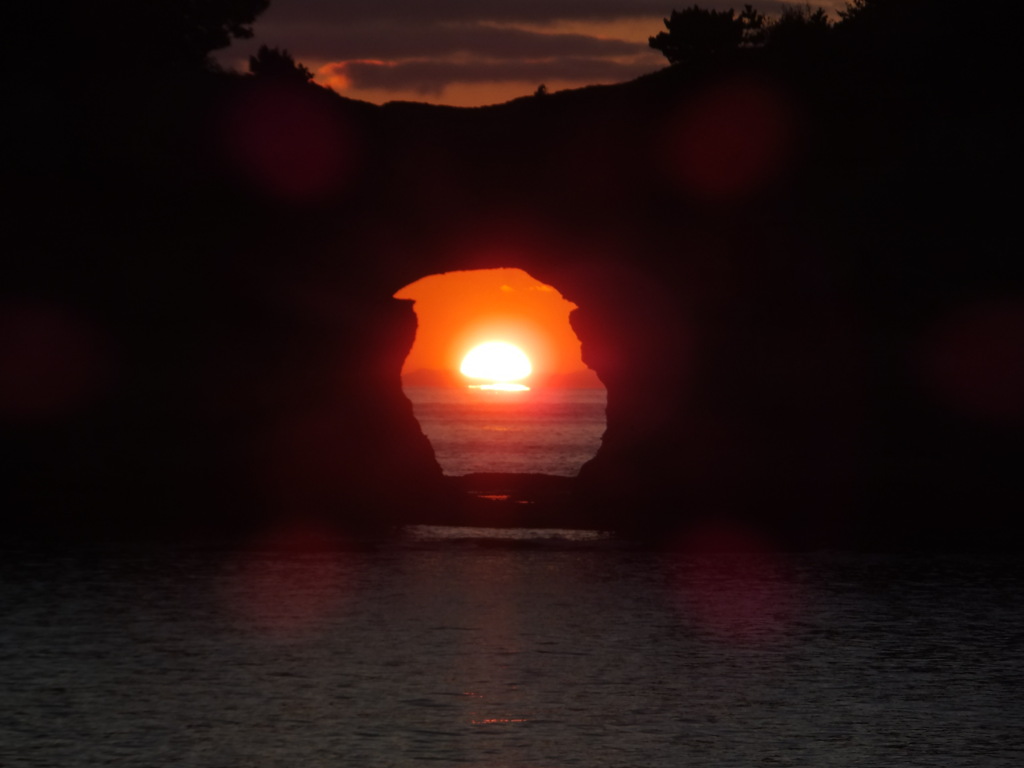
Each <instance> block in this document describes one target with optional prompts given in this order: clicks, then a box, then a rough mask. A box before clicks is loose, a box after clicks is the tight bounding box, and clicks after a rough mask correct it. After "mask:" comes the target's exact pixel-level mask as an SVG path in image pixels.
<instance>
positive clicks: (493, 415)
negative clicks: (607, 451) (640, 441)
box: [405, 387, 607, 477]
mask: <svg viewBox="0 0 1024 768" xmlns="http://www.w3.org/2000/svg"><path fill="white" fill-rule="evenodd" d="M405 393H406V396H407V397H408V398H409V399H410V400H411V401H412V404H413V411H414V412H415V414H416V418H417V420H418V421H419V422H420V427H421V428H422V429H423V432H424V434H426V436H427V438H428V439H429V440H430V443H431V445H433V447H434V454H435V456H436V457H437V460H438V463H439V464H440V465H441V469H442V471H443V472H444V473H445V474H446V475H468V474H471V473H474V472H514V473H540V474H546V475H562V476H568V477H573V476H575V475H577V474H578V473H579V470H580V467H581V466H583V464H584V463H585V462H586V461H588V460H590V459H591V458H593V456H594V454H595V453H597V449H598V448H599V447H600V445H601V436H602V435H603V434H604V430H605V406H606V403H607V394H606V392H605V390H603V389H532V390H530V391H528V392H492V391H486V390H479V389H469V388H468V387H467V388H439V387H438V388H431V387H408V388H406V390H405Z"/></svg>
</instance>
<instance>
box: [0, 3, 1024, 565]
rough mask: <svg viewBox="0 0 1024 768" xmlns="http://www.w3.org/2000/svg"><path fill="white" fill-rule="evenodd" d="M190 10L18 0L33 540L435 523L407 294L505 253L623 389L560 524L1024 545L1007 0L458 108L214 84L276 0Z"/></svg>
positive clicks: (860, 18)
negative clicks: (204, 13) (408, 382)
mask: <svg viewBox="0 0 1024 768" xmlns="http://www.w3.org/2000/svg"><path fill="white" fill-rule="evenodd" d="M192 5H196V7H197V8H198V7H199V6H202V7H203V8H205V9H208V10H209V11H210V13H211V14H212V15H211V16H209V17H208V18H205V19H201V20H196V19H195V18H193V17H192V16H188V15H180V11H176V10H174V9H176V8H178V6H177V5H175V4H172V3H169V2H154V3H149V4H147V8H148V9H149V10H147V12H146V13H145V14H142V15H139V14H138V13H136V12H135V10H134V9H135V4H131V9H133V10H132V12H129V11H128V8H129V4H127V3H115V4H107V6H105V7H107V8H108V10H107V11H105V12H104V14H107V13H109V14H113V15H112V16H108V15H103V14H101V15H100V16H95V17H93V16H90V15H89V14H86V13H85V12H84V11H79V10H67V11H66V12H64V11H62V10H61V9H57V8H56V6H52V7H51V6H45V7H41V6H38V5H32V4H20V5H19V7H18V9H17V14H18V16H16V17H15V19H14V20H15V22H16V23H15V24H14V25H13V26H10V27H9V28H8V30H7V31H6V32H5V35H4V38H5V50H6V51H7V60H6V65H5V67H4V73H3V82H2V89H3V90H2V99H3V103H4V106H5V112H6V113H7V114H8V115H10V116H11V117H10V119H9V126H8V128H9V130H8V132H7V137H6V138H5V140H4V143H3V147H2V150H0V151H2V154H3V164H4V168H5V179H6V181H7V184H8V190H9V191H10V192H11V193H12V195H13V197H14V200H13V202H11V203H10V204H9V205H8V206H7V207H6V209H5V216H4V219H5V220H4V232H5V236H6V238H7V240H8V247H7V248H5V256H4V263H3V268H2V277H0V466H2V467H3V469H2V470H0V472H2V477H0V487H2V491H0V494H2V496H0V509H2V512H0V514H2V515H3V524H4V526H5V527H6V529H7V530H9V531H10V532H11V533H12V534H24V535H32V536H43V537H53V536H58V537H66V538H69V539H71V540H73V541H77V540H80V539H81V538H83V537H84V538H89V539H100V540H109V539H112V538H118V537H137V536H148V537H153V536H160V537H166V536H174V537H183V538H188V539H193V540H194V539H214V538H218V537H221V538H223V537H229V538H230V537H242V536H244V535H246V532H247V531H251V530H254V529H256V528H258V527H259V526H263V525H266V524H269V523H272V522H274V521H277V520H281V519H288V520H308V521H314V522H316V523H318V524H322V525H328V526H337V527H338V528H340V529H343V530H346V531H354V532H359V531H380V530H386V529H388V528H389V527H390V526H392V525H394V524H400V523H402V522H403V521H405V520H407V519H410V517H411V516H410V513H409V510H410V509H414V508H415V509H416V514H415V517H416V519H417V520H422V519H423V517H424V515H423V514H422V511H423V510H424V509H429V508H430V507H431V506H432V505H433V506H435V507H436V508H437V509H444V508H445V505H447V504H450V503H451V499H452V486H451V484H450V483H448V482H447V481H446V479H445V478H443V477H442V475H441V472H440V469H439V467H438V465H437V463H436V461H435V460H434V458H433V454H432V452H431V449H430V446H429V443H428V442H427V441H426V438H424V437H423V435H422V433H421V431H420V429H419V427H418V425H417V423H416V421H415V419H414V417H413V414H412V410H411V406H410V405H409V402H408V400H407V399H406V398H405V397H404V395H403V394H402V391H401V380H400V370H401V366H402V362H403V359H404V357H405V355H406V353H407V352H408V349H409V348H410V346H411V344H412V340H413V337H414V334H415V323H416V320H415V316H414V314H413V313H412V310H411V308H410V307H409V305H408V303H406V302H400V301H396V300H393V299H391V298H390V297H391V296H392V294H393V293H394V292H395V291H396V290H398V289H399V288H401V287H402V286H405V285H408V284H409V283H411V282H413V281H415V280H417V279H419V278H421V277H423V276H425V275H428V274H435V273H439V272H443V271H448V270H455V269H482V268H494V267H519V268H521V269H524V270H526V271H528V272H529V273H530V274H531V275H534V276H536V277H537V279H539V280H541V281H542V282H544V283H546V284H550V285H553V286H555V287H556V288H557V289H558V290H559V292H560V293H561V294H562V295H563V296H564V297H565V298H566V299H567V300H569V301H572V302H573V303H575V304H577V305H578V307H579V309H578V310H576V311H575V312H574V313H573V315H572V323H573V326H574V329H575V331H576V333H577V335H578V336H579V338H580V339H581V342H582V347H583V354H584V360H585V361H586V362H587V364H588V365H590V366H591V367H592V368H593V369H594V370H595V371H597V373H598V375H599V376H600V377H601V380H602V381H603V382H604V384H605V385H606V386H607V388H608V396H609V405H608V431H607V434H606V437H605V441H604V444H603V447H602V449H601V451H600V452H599V454H598V455H597V456H596V457H595V458H594V459H593V460H592V461H591V462H590V463H589V464H588V465H587V466H586V467H585V468H584V469H583V471H582V472H581V475H580V477H579V478H578V480H577V481H576V482H575V487H574V490H573V494H572V498H573V501H572V504H573V519H574V520H580V519H585V520H588V521H590V522H591V524H593V525H594V526H598V527H607V528H612V529H615V530H619V531H621V532H622V533H624V534H629V535H639V536H646V537H650V538H655V539H659V540H664V539H665V538H666V537H670V536H671V535H673V534H675V533H677V532H678V531H680V530H682V529H685V528H687V527H689V526H694V525H698V524H701V523H702V522H703V521H707V520H713V521H717V522H720V523H724V524H731V523H736V524H742V525H747V526H752V527H754V528H756V529H758V530H761V531H763V532H764V535H766V536H769V537H773V538H775V539H777V540H778V541H779V542H781V543H784V544H786V545H789V546H801V547H815V546H831V547H847V546H849V547H873V548H886V547H926V548H927V547H937V546H986V547H994V546H1002V547H1011V546H1017V545H1019V544H1020V541H1019V534H1017V533H1015V531H1016V530H1017V528H1016V526H1014V525H1013V523H1014V522H1015V518H1016V516H1017V515H1018V514H1019V513H1018V510H1019V509H1020V506H1021V502H1022V500H1024V493H1022V491H1024V487H1022V484H1024V480H1022V475H1021V473H1020V472H1019V459H1020V456H1021V455H1024V395H1022V393H1024V370H1022V367H1024V362H1022V356H1021V355H1020V350H1021V349H1022V348H1024V292H1022V289H1024V280H1022V278H1024V274H1022V262H1021V259H1020V256H1019V251H1020V248H1019V244H1018V237H1019V235H1018V234H1017V232H1016V229H1017V227H1016V223H1015V222H1016V220H1017V215H1016V211H1015V196H1014V195H1013V193H1012V190H1013V189H1015V187H1016V184H1017V182H1018V180H1019V160H1018V159H1017V158H1018V155H1019V150H1018V148H1017V143H1018V137H1019V135H1020V133H1021V131H1020V129H1021V127H1022V126H1021V122H1022V120H1021V117H1022V115H1021V107H1020V104H1019V99H1018V98H1017V97H1016V94H1017V92H1018V90H1019V87H1018V86H1017V84H1016V78H1015V77H1014V74H1013V73H1014V72H1015V68H1014V67H1013V66H1012V65H1011V64H1012V62H1011V59H1013V58H1014V53H1013V52H1014V50H1015V40H1014V39H1012V38H1013V36H1015V35H1016V30H1017V29H1019V24H1018V22H1019V21H1020V17H1021V12H1020V11H1019V10H1018V7H1017V4H1015V3H1010V2H1006V1H1005V0H995V1H994V2H988V3H985V4H984V5H982V6H971V7H970V8H967V7H965V6H964V5H963V4H962V3H953V2H950V0H933V1H932V2H924V0H906V2H895V1H893V2H885V0H858V2H855V3H853V4H852V5H851V6H850V7H848V9H847V11H846V14H845V16H844V17H843V18H841V19H839V20H838V21H836V22H835V23H822V20H821V19H820V17H815V16H814V15H813V13H812V12H810V11H808V12H806V13H803V12H794V14H792V15H791V17H790V19H789V21H788V22H786V23H787V24H789V25H790V27H789V28H788V30H787V29H786V28H785V27H783V26H782V21H779V22H777V23H774V24H769V25H768V27H767V32H766V34H765V35H763V36H762V37H761V38H759V39H757V40H756V41H749V40H746V41H745V40H744V39H743V38H742V37H741V38H740V40H739V42H738V43H737V42H735V41H734V42H733V43H730V44H728V45H723V44H715V45H713V46H710V45H709V46H704V47H703V48H702V47H700V46H697V47H696V48H695V49H687V52H686V53H685V55H681V56H680V57H679V58H678V63H675V64H672V65H669V66H666V67H665V69H663V70H660V71H658V72H656V73H653V74H651V75H648V76H645V77H641V78H639V79H637V80H634V81H632V82H628V83H622V84H619V85H612V86H593V87H588V88H581V89H577V90H570V91H561V92H555V93H548V92H545V93H543V95H541V94H538V95H535V96H531V97H525V98H522V99H517V100H514V101H511V102H508V103H506V104H501V105H495V106H491V107H482V108H476V109H458V108H452V107H439V106H431V105H426V104H417V103H390V104H385V105H383V106H376V105H372V104H367V103H364V102H359V101H355V100H351V99H346V98H344V97H342V96H339V95H338V94H336V93H334V92H332V91H329V90H327V89H324V88H321V87H319V86H317V85H316V84H314V83H312V82H311V81H310V80H309V78H307V77H305V76H304V75H303V71H302V70H303V68H302V65H301V63H297V62H294V60H293V59H291V57H290V55H289V54H287V52H282V51H276V52H275V51H273V50H272V49H267V51H266V52H265V53H261V55H262V59H258V60H257V62H256V63H255V64H254V66H253V72H252V73H250V74H234V73H225V72H221V71H217V70H216V68H214V67H213V66H212V65H211V64H210V54H211V52H212V51H214V50H217V49H218V48H220V47H223V46H224V45H226V44H228V43H229V42H230V40H231V39H232V38H237V37H244V36H246V35H247V34H248V30H249V25H250V24H251V23H252V21H253V19H254V18H256V16H257V15H258V13H259V12H260V11H262V10H263V9H264V8H265V5H266V3H265V2H263V1H262V0H251V2H242V3H237V2H232V3H228V2H225V3H212V4H211V3H205V4H204V3H199V4H190V5H189V8H190V9H191V8H192ZM669 10H670V9H668V8H666V12H667V13H668V12H669ZM684 10H685V9H684ZM176 14H179V15H176ZM670 18H671V17H670ZM677 18H681V16H677ZM114 22H116V24H115V23H114ZM113 29H116V30H117V34H116V35H113V34H112V33H110V30H113ZM200 29H201V30H205V31H206V32H205V33H204V34H203V35H198V34H197V30H200ZM667 31H670V30H667ZM651 34H652V37H653V36H656V35H658V34H659V30H651ZM691 48H693V47H692V46H691ZM56 49H62V50H66V51H69V52H71V53H74V54H75V55H76V56H77V55H80V56H81V58H80V59H78V61H77V63H76V65H75V68H74V71H73V72H70V71H69V72H64V71H63V70H59V69H58V67H59V66H60V65H58V64H56V63H55V61H54V59H53V57H47V56H45V55H41V54H40V53H39V52H40V51H47V50H56ZM143 49H144V50H146V51H148V52H150V53H149V55H145V56H143V55H139V52H140V51H142V50H143ZM289 62H291V64H289ZM291 65H294V66H291ZM290 66H291V69H292V70H294V71H292V72H291V74H289V67H290ZM282 71H284V73H285V74H284V75H282V74H281V73H282Z"/></svg>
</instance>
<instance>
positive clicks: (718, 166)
mask: <svg viewBox="0 0 1024 768" xmlns="http://www.w3.org/2000/svg"><path fill="white" fill-rule="evenodd" d="M794 118H795V115H794V110H793V109H792V106H791V104H790V103H789V100H788V99H787V98H785V96H784V94H783V93H781V92H780V90H779V89H778V88H776V87H774V86H771V85H769V84H767V83H760V82H749V81H746V80H738V81H734V82H727V83H722V84H719V85H718V86H716V87H714V88H711V89H709V90H707V91H705V92H704V93H702V94H700V95H699V96H697V97H696V98H695V99H694V100H693V101H692V102H691V103H689V104H688V105H687V106H686V108H684V109H683V110H682V111H681V112H680V113H679V115H678V116H677V117H676V119H675V120H674V121H671V122H670V124H669V125H670V129H669V134H668V136H667V141H666V144H665V155H666V156H667V160H668V163H667V168H668V170H669V172H670V173H672V174H673V175H674V177H675V180H676V182H677V183H678V184H679V185H680V186H681V187H682V188H683V189H685V190H686V191H687V192H688V193H690V194H691V195H693V196H694V197H696V198H701V199H706V200H715V201H723V200H733V199H736V198H740V197H743V196H744V195H747V194H749V193H751V192H754V191H756V190H757V189H760V188H761V187H763V186H764V185H765V184H766V183H768V182H769V181H771V180H772V179H774V178H775V177H776V176H778V174H779V173H780V172H781V171H782V170H783V169H784V168H786V167H787V165H788V164H789V161H790V160H791V156H792V149H793V145H794V144H795V141H794V134H795V125H796V120H795V119H794Z"/></svg>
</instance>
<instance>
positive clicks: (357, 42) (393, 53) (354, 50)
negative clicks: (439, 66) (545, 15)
mask: <svg viewBox="0 0 1024 768" xmlns="http://www.w3.org/2000/svg"><path fill="white" fill-rule="evenodd" d="M278 34H279V35H280V36H281V37H283V38H285V39H294V40H301V45H302V54H301V57H304V58H307V59H327V60H332V59H333V60H337V59H345V60H351V59H385V60H401V59H419V58H428V57H439V56H452V55H456V54H463V55H472V56H479V57H481V58H487V59H522V58H528V59H538V58H550V57H558V56H629V55H632V56H636V55H639V54H642V53H644V52H645V51H646V50H647V46H646V44H642V43H637V42H633V41H627V40H610V39H604V38H597V37H591V36H588V35H578V34H544V33H539V32H533V31H529V30H524V29H516V28H514V27H495V26H491V25H487V24H434V25H429V26H427V27H423V26H419V25H407V24H404V23H403V24H401V25H395V26H390V27H388V26H383V25H371V26H368V27H354V28H353V27H348V28H340V27H331V26H327V25H323V24H318V25H315V26H310V27H308V28H307V27H306V26H305V25H302V26H300V27H290V26H283V27H281V28H279V30H278Z"/></svg>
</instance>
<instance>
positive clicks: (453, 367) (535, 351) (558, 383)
mask: <svg viewBox="0 0 1024 768" xmlns="http://www.w3.org/2000/svg"><path fill="white" fill-rule="evenodd" d="M395 298H398V299H406V300H411V301H413V302H414V305H413V306H414V311H415V313H416V316H417V332H416V338H415V342H414V343H413V346H412V348H411V350H410V351H409V355H408V357H407V358H406V360H405V364H404V365H403V368H402V383H403V389H404V391H405V394H406V396H407V397H408V398H409V400H410V401H411V402H412V404H413V410H414V413H415V415H416V418H417V420H418V422H419V424H420V427H421V429H422V430H423V433H424V434H425V435H426V436H427V438H428V440H429V441H430V443H431V445H432V447H433V450H434V454H435V457H436V458H437V461H438V464H439V465H440V466H441V469H442V471H443V472H444V474H445V475H446V476H447V477H448V478H449V479H450V481H451V482H452V483H453V484H454V485H456V487H457V488H459V489H461V490H462V491H463V492H464V493H466V494H468V495H469V497H470V498H471V499H473V500H479V502H480V503H481V506H483V507H485V508H484V509H483V510H482V511H484V512H485V513H486V512H487V511H490V512H492V513H495V514H497V513H498V510H499V508H507V507H509V506H510V505H518V507H519V509H518V512H519V514H518V515H517V518H521V514H522V513H526V512H530V513H533V514H530V515H529V516H530V517H531V518H534V517H536V518H538V519H537V520H536V522H544V520H543V514H544V508H545V507H548V506H551V505H552V504H555V505H557V506H559V507H561V506H563V503H564V502H566V501H567V500H568V499H569V497H570V496H571V492H572V485H573V482H572V478H574V477H575V476H576V475H577V474H579V471H580V468H581V467H582V466H583V464H585V463H586V462H587V461H589V460H590V459H591V458H593V457H594V455H595V454H596V453H597V450H598V448H599V447H600V445H601V439H602V435H603V434H604V431H605V424H606V422H605V407H606V403H607V396H606V391H605V388H604V385H603V384H602V383H601V381H600V379H599V378H598V377H597V375H596V374H595V373H594V371H593V370H591V369H590V368H588V367H587V366H586V364H585V363H584V362H583V360H582V359H581V353H580V341H579V339H578V338H577V336H576V334H575V333H574V331H573V329H572V327H571V325H570V323H569V315H570V313H571V312H572V311H573V310H575V309H576V305H575V304H573V303H571V302H569V301H567V300H566V299H564V298H563V297H562V296H561V294H560V293H559V292H558V291H557V289H555V288H554V287H552V286H550V285H546V284H544V283H542V282H540V281H538V280H537V279H535V278H534V277H532V276H531V275H529V274H528V273H527V272H525V271H523V270H521V269H511V268H503V269H481V270H470V271H459V272H449V273H445V274H435V275H429V276H427V277H424V278H422V279H420V280H417V281H416V282H414V283H411V284H409V285H407V286H406V287H404V288H402V289H401V290H400V291H398V292H397V293H396V294H395ZM493 342H502V343H504V344H505V345H507V346H506V347H505V350H506V351H507V352H509V353H511V354H513V355H517V357H518V359H519V360H520V361H521V360H522V356H523V355H525V358H526V359H527V360H528V361H529V368H528V369H519V368H513V369H511V372H507V371H508V370H510V369H507V368H506V367H505V366H503V365H502V359H501V356H500V354H501V351H502V349H503V347H502V346H501V345H499V346H498V347H497V349H498V352H499V355H498V358H497V359H495V360H494V361H493V365H494V366H496V367H495V368H494V373H493V376H492V375H491V374H490V373H489V372H488V369H487V367H486V365H485V366H484V368H483V369H481V368H480V367H479V363H478V365H477V366H476V367H473V366H470V368H468V369H467V368H465V366H462V364H463V362H464V360H465V359H466V357H467V355H468V354H469V353H470V352H471V351H472V350H479V349H481V347H482V345H488V344H489V343H493ZM485 349H486V348H485ZM460 366H462V367H463V368H464V370H466V371H467V372H468V373H469V375H468V376H467V375H464V374H463V373H460ZM526 370H528V373H526V375H524V371H526ZM474 372H475V373H476V375H477V377H476V378H472V376H473V375H474ZM506 379H507V380H506ZM498 502H500V504H499V503H498ZM478 511H481V510H478ZM505 512H506V513H507V512H508V510H507V509H505ZM498 516H499V517H504V516H505V515H504V514H499V515H498ZM493 517H494V515H488V516H487V518H485V519H484V520H483V522H490V521H492V520H493Z"/></svg>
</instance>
